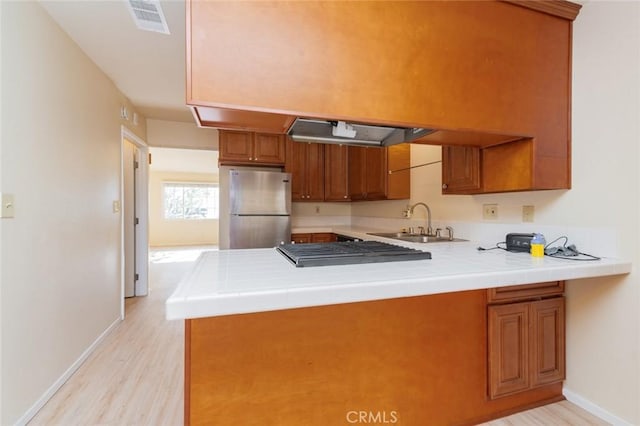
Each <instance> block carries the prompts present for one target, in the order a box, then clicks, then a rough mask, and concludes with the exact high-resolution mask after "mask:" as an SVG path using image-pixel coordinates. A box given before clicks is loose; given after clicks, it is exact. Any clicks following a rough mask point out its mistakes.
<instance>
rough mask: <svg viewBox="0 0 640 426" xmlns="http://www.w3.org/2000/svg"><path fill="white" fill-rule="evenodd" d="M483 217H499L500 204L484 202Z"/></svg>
mask: <svg viewBox="0 0 640 426" xmlns="http://www.w3.org/2000/svg"><path fill="white" fill-rule="evenodd" d="M482 218H483V219H485V220H487V219H497V218H498V205H497V204H483V205H482Z"/></svg>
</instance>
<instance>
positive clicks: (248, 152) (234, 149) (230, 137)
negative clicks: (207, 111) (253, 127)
mask: <svg viewBox="0 0 640 426" xmlns="http://www.w3.org/2000/svg"><path fill="white" fill-rule="evenodd" d="M219 135H220V136H219V137H220V139H219V145H220V147H219V149H220V162H221V163H227V162H228V163H232V162H240V163H246V162H249V161H251V158H252V157H253V138H252V133H250V132H234V131H221V132H220V133H219Z"/></svg>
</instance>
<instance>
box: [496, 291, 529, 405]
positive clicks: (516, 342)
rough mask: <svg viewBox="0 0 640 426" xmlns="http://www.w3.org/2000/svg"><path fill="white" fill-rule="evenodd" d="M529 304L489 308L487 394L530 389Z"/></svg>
mask: <svg viewBox="0 0 640 426" xmlns="http://www.w3.org/2000/svg"><path fill="white" fill-rule="evenodd" d="M529 387H530V376H529V304H528V303H517V304H510V305H499V306H490V307H489V395H490V396H491V398H497V397H500V396H504V395H509V394H511V393H514V392H521V391H523V390H526V389H529Z"/></svg>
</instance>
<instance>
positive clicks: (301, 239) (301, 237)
mask: <svg viewBox="0 0 640 426" xmlns="http://www.w3.org/2000/svg"><path fill="white" fill-rule="evenodd" d="M291 242H293V243H296V244H307V243H310V242H311V234H307V233H305V234H291Z"/></svg>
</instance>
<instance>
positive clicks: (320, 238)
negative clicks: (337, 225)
mask: <svg viewBox="0 0 640 426" xmlns="http://www.w3.org/2000/svg"><path fill="white" fill-rule="evenodd" d="M336 241H338V236H337V235H336V234H334V233H333V232H314V233H312V234H311V242H312V243H333V242H336Z"/></svg>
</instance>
